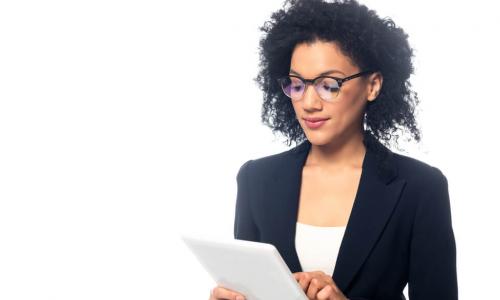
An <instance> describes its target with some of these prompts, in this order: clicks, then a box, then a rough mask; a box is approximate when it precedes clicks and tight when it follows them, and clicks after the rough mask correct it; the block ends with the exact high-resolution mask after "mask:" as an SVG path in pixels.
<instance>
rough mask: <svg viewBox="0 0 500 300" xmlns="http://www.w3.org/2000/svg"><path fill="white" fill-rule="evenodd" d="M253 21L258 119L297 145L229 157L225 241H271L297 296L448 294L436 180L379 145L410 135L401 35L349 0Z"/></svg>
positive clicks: (451, 277)
mask: <svg viewBox="0 0 500 300" xmlns="http://www.w3.org/2000/svg"><path fill="white" fill-rule="evenodd" d="M287 4H289V6H288V7H286V6H287ZM261 30H263V31H264V32H265V33H266V34H265V36H264V38H263V39H262V40H261V43H260V46H261V64H260V66H261V70H260V73H259V75H258V76H257V78H256V81H257V82H258V83H259V85H260V87H261V88H262V90H263V91H264V95H265V97H264V104H263V113H262V119H263V121H264V122H265V124H267V125H268V126H269V127H271V128H272V130H273V131H274V132H280V133H282V134H283V135H285V136H286V137H287V138H288V143H290V142H292V141H294V142H296V143H297V144H298V146H296V147H294V148H292V149H290V150H288V151H285V152H282V153H279V154H275V155H271V156H267V157H263V158H259V159H253V160H249V161H247V162H246V163H245V164H243V165H242V166H241V168H240V170H239V172H238V175H237V182H238V193H237V201H236V216H235V223H234V234H235V238H237V239H244V240H250V241H259V242H265V243H271V244H273V245H274V246H276V248H277V249H278V251H279V252H280V254H281V256H282V257H283V259H284V260H285V262H286V263H287V265H288V267H289V268H290V270H291V271H292V272H293V273H294V276H295V278H296V279H297V281H298V282H299V284H300V286H301V287H302V289H303V290H304V292H305V293H306V295H307V297H308V298H309V299H331V300H333V299H351V300H355V299H358V300H361V299H365V300H378V299H380V300H382V299H383V300H392V299H394V300H395V299H399V300H400V299H405V297H404V295H403V293H402V292H403V289H404V287H405V286H406V284H407V283H408V291H409V297H410V299H411V300H419V299H422V300H423V299H426V300H429V299H457V298H458V296H457V294H458V287H457V275H456V246H455V238H454V234H453V229H452V223H451V213H450V201H449V195H448V185H447V179H446V177H445V176H444V175H443V173H442V172H441V171H440V170H439V169H438V168H436V167H434V166H431V165H429V164H426V163H424V162H422V161H419V160H416V159H414V158H411V157H408V156H405V155H401V154H396V153H393V152H392V151H391V150H389V148H387V147H386V146H385V145H384V143H382V142H385V144H389V142H391V139H392V137H394V136H395V137H398V136H397V135H394V134H393V133H394V131H395V130H397V129H406V130H407V131H408V132H409V133H410V134H411V136H412V137H413V138H414V139H415V140H417V141H420V131H419V129H418V128H417V126H416V121H415V116H414V111H415V107H416V105H417V104H418V98H417V96H416V93H415V92H413V91H412V90H411V88H410V87H411V86H410V83H409V77H410V75H411V74H412V73H413V66H412V61H411V58H412V55H413V52H412V49H411V48H410V46H409V45H408V41H407V35H406V34H405V33H404V31H403V30H402V29H400V28H398V27H396V26H395V25H394V23H393V22H392V20H390V19H381V18H379V17H378V16H377V14H376V13H375V12H374V11H372V10H369V9H368V8H366V7H365V6H363V5H360V4H358V3H357V2H356V1H345V2H344V1H342V2H323V1H321V0H297V1H287V2H286V3H285V7H284V8H283V9H282V10H279V11H277V12H276V13H274V14H273V15H272V21H271V22H267V23H265V25H264V26H263V27H262V28H261ZM396 142H397V141H396ZM299 143H300V144H299ZM238 297H240V298H238ZM241 297H244V295H242V294H240V293H238V292H237V291H231V290H228V289H225V288H224V287H221V286H218V287H216V288H214V289H213V291H212V293H211V296H210V299H244V298H241Z"/></svg>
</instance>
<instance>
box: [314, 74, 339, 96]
mask: <svg viewBox="0 0 500 300" xmlns="http://www.w3.org/2000/svg"><path fill="white" fill-rule="evenodd" d="M319 86H320V87H321V89H323V90H325V91H327V92H331V93H335V92H338V90H339V84H338V82H337V80H335V79H332V78H324V79H323V80H321V82H320V83H319Z"/></svg>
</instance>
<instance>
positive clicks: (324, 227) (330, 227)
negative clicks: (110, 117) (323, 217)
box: [297, 222, 347, 229]
mask: <svg viewBox="0 0 500 300" xmlns="http://www.w3.org/2000/svg"><path fill="white" fill-rule="evenodd" d="M297 224H299V225H304V226H308V227H313V228H321V229H344V228H346V227H347V225H345V226H317V225H311V224H306V223H301V222H297Z"/></svg>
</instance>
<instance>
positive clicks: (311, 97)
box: [302, 84, 323, 110]
mask: <svg viewBox="0 0 500 300" xmlns="http://www.w3.org/2000/svg"><path fill="white" fill-rule="evenodd" d="M322 105H323V103H322V100H321V98H320V97H319V95H318V93H317V92H316V89H315V88H314V85H312V84H308V85H307V86H306V88H305V91H304V94H303V95H302V107H303V108H304V109H305V110H315V109H321V107H322Z"/></svg>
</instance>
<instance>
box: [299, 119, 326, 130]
mask: <svg viewBox="0 0 500 300" xmlns="http://www.w3.org/2000/svg"><path fill="white" fill-rule="evenodd" d="M328 119H329V118H304V122H305V123H306V126H307V127H308V128H310V129H317V128H320V127H321V125H323V124H324V123H325V122H326V120H328Z"/></svg>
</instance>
